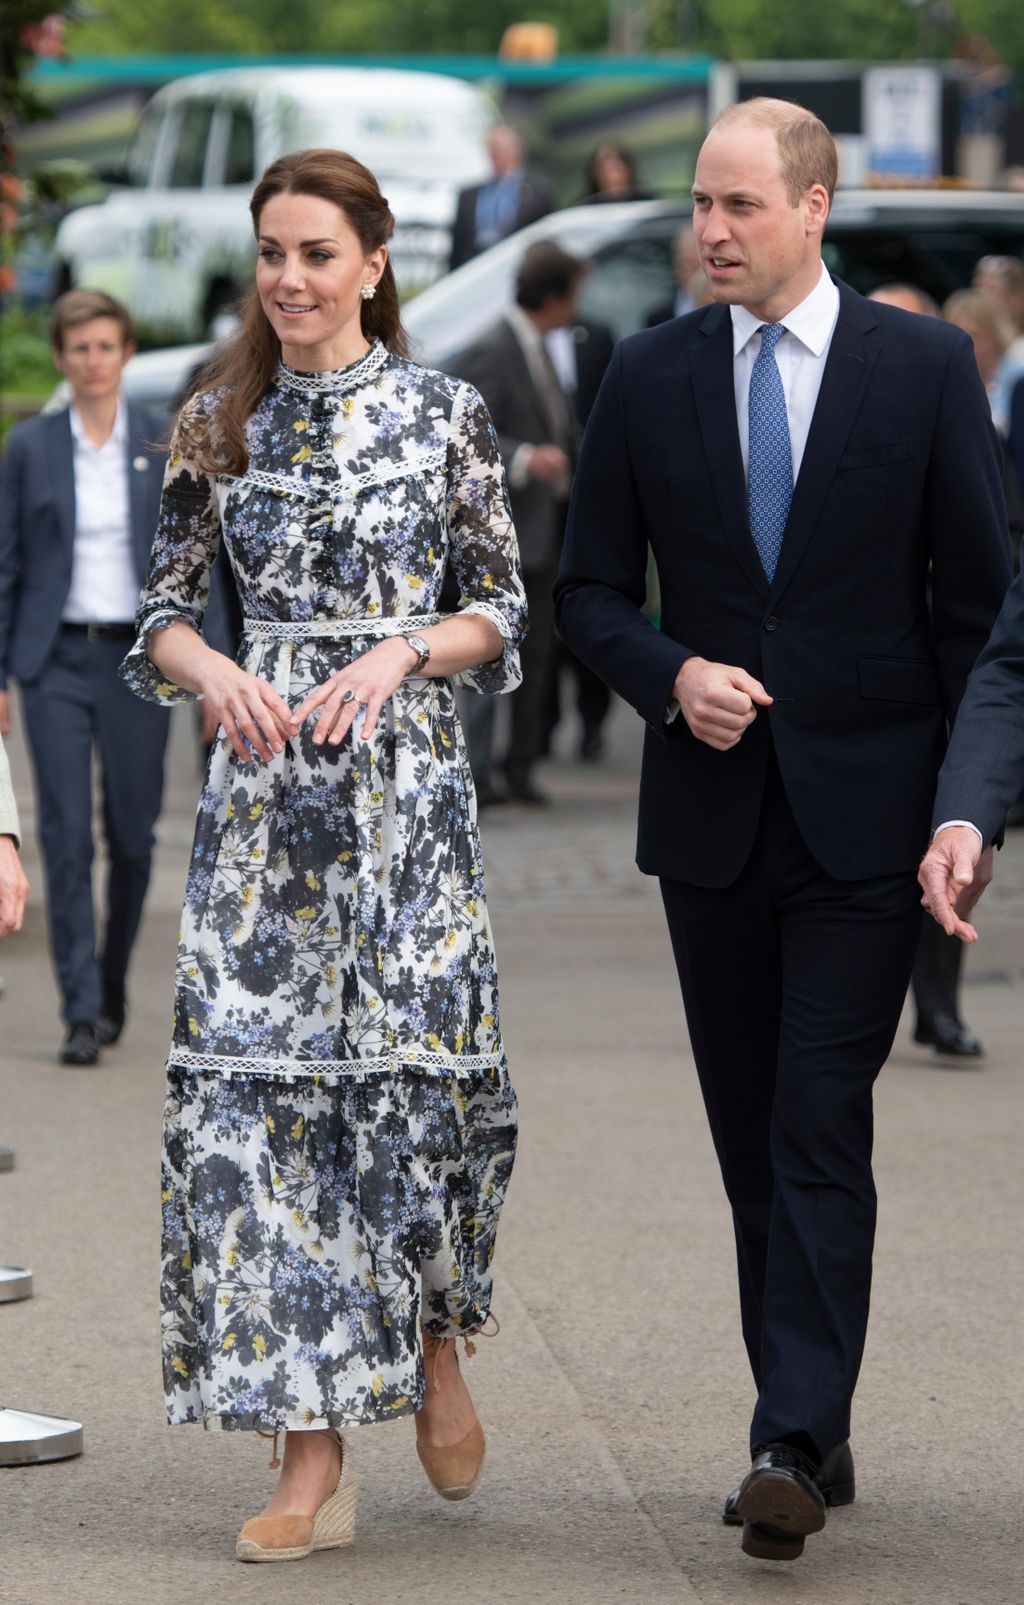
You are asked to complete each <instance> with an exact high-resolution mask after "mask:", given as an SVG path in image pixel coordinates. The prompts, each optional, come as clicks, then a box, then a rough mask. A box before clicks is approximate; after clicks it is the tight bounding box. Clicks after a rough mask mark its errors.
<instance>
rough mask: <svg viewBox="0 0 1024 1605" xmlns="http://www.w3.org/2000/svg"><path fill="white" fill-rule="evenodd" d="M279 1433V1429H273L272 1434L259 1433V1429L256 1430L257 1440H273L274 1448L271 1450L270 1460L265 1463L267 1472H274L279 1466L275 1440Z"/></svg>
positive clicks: (279, 1461)
mask: <svg viewBox="0 0 1024 1605" xmlns="http://www.w3.org/2000/svg"><path fill="white" fill-rule="evenodd" d="M280 1431H281V1429H280V1427H275V1428H274V1430H273V1432H261V1431H260V1429H259V1427H257V1428H256V1436H257V1438H273V1440H274V1447H273V1449H271V1451H270V1459H269V1460H268V1461H267V1470H268V1471H276V1470H277V1468H278V1466H279V1465H280V1464H281V1456H280V1455H279V1454H278V1452H277V1440H278V1437H279V1435H280Z"/></svg>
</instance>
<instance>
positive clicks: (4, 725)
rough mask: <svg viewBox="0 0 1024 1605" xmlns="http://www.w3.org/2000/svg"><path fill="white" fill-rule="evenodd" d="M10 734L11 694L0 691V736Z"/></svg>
mask: <svg viewBox="0 0 1024 1605" xmlns="http://www.w3.org/2000/svg"><path fill="white" fill-rule="evenodd" d="M10 733H11V693H10V692H9V691H0V736H9V735H10Z"/></svg>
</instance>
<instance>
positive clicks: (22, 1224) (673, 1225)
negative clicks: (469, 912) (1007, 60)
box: [0, 711, 1024, 1605]
mask: <svg viewBox="0 0 1024 1605" xmlns="http://www.w3.org/2000/svg"><path fill="white" fill-rule="evenodd" d="M188 734H189V733H188V726H187V722H186V721H182V722H180V723H179V726H178V728H177V733H176V739H175V748H174V780H173V784H172V786H171V789H170V793H169V798H168V809H167V812H166V815H165V820H164V824H163V827H162V833H161V849H160V860H159V870H158V874H157V877H156V884H155V887H154V891H153V896H152V899H151V904H150V910H149V915H148V919H147V924H146V928H145V932H144V936H143V939H142V942H141V944H140V948H139V951H138V958H137V963H136V970H135V974H134V978H133V988H132V1002H133V1013H132V1019H131V1024H130V1028H129V1030H128V1032H127V1034H126V1037H125V1039H124V1041H123V1043H122V1044H121V1045H120V1046H119V1047H118V1048H117V1049H116V1050H113V1051H111V1052H110V1053H108V1055H107V1056H106V1058H105V1061H104V1063H103V1065H102V1067H101V1068H100V1069H98V1070H95V1071H77V1072H76V1071H69V1070H62V1069H60V1068H59V1067H58V1066H57V1065H56V1064H55V1062H54V1050H55V1047H56V1043H57V1040H58V1035H59V1028H58V1026H57V1024H56V1019H55V998H54V991H53V986H52V982H51V980H50V976H49V971H48V967H47V964H46V959H45V953H44V941H43V931H42V919H41V904H40V894H39V887H40V876H39V870H38V866H37V864H36V862H35V857H34V851H33V849H32V847H31V845H29V847H28V849H27V859H28V864H29V869H30V873H31V875H32V878H33V883H34V895H33V901H32V907H31V911H30V917H29V922H28V929H27V932H26V933H25V935H24V937H23V938H22V939H20V940H18V941H11V942H8V943H6V944H5V945H4V947H3V949H2V951H0V973H3V974H4V975H5V976H6V979H7V994H6V997H5V998H4V1000H3V1002H2V1003H0V1034H2V1040H3V1061H4V1062H3V1084H2V1090H0V1137H2V1138H4V1139H6V1140H7V1141H9V1142H11V1143H13V1144H14V1145H15V1146H16V1148H17V1150H18V1168H17V1170H16V1171H14V1172H13V1173H12V1174H10V1175H6V1176H2V1177H0V1257H2V1258H4V1259H6V1260H8V1261H11V1262H14V1263H21V1264H24V1263H29V1264H31V1265H32V1267H33V1269H34V1272H35V1277H36V1286H37V1290H38V1291H37V1296H36V1297H35V1298H34V1299H33V1300H32V1301H30V1302H27V1303H24V1304H20V1305H11V1306H6V1307H3V1308H0V1357H2V1358H0V1391H2V1396H3V1398H4V1400H5V1402H7V1403H10V1404H20V1405H22V1406H23V1407H32V1408H39V1409H43V1410H52V1411H54V1412H58V1413H64V1414H67V1415H75V1416H77V1417H78V1418H79V1419H80V1420H82V1421H84V1423H85V1429H86V1446H87V1452H86V1454H85V1455H84V1456H83V1457H82V1458H81V1459H79V1460H75V1461H70V1462H66V1463H64V1464H61V1465H54V1466H44V1467H35V1468H31V1469H26V1470H16V1471H11V1470H8V1471H6V1472H0V1532H2V1542H0V1598H2V1599H3V1600H5V1601H9V1602H10V1605H58V1602H60V1605H178V1602H184V1601H186V1600H187V1601H190V1602H191V1601H194V1602H198V1605H207V1602H208V1601H209V1602H213V1601H215V1600H216V1601H220V1600H223V1599H234V1600H242V1601H246V1602H248V1601H252V1602H263V1601H267V1602H268V1605H269V1602H274V1605H277V1602H278V1601H279V1600H281V1599H287V1600H288V1601H289V1602H290V1605H321V1602H327V1601H329V1602H331V1605H399V1602H401V1605H405V1602H407V1601H410V1602H411V1601H414V1600H415V1601H416V1602H417V1605H451V1602H452V1601H456V1600H465V1599H473V1600H475V1601H482V1602H484V1605H505V1602H509V1605H512V1602H516V1605H520V1602H527V1601H550V1602H552V1605H554V1602H558V1605H605V1602H613V1601H614V1602H617V1605H619V1602H628V1605H661V1602H663V1601H664V1602H668V1601H672V1602H676V1605H696V1602H699V1605H747V1602H750V1605H763V1602H773V1605H774V1602H776V1601H778V1602H784V1605H804V1602H807V1605H811V1602H813V1605H823V1602H828V1605H1020V1602H1021V1599H1022V1597H1024V1584H1022V1581H1021V1577H1022V1569H1021V1560H1020V1522H1019V1516H1018V1504H1019V1491H1020V1488H1021V1485H1022V1476H1024V1433H1022V1431H1021V1397H1022V1391H1024V1389H1022V1384H1024V1368H1022V1364H1021V1313H1022V1294H1021V1284H1022V1279H1021V1270H1022V1264H1021V1246H1020V1244H1021V1236H1020V1222H1021V1218H1022V1213H1021V1206H1022V1202H1024V1200H1022V1191H1024V1187H1022V1180H1021V1177H1022V1166H1021V1160H1020V1151H1021V1146H1022V1136H1024V1131H1022V1126H1024V1122H1022V1110H1024V1087H1022V1085H1021V1070H1022V1059H1024V1052H1022V1044H1021V1020H1022V1018H1024V945H1022V942H1021V935H1022V932H1024V840H1021V839H1020V836H1019V835H1018V836H1017V837H1016V838H1014V839H1012V840H1011V842H1010V844H1009V846H1008V849H1007V851H1006V852H1005V853H1004V854H1003V859H1002V863H1001V865H1000V879H999V882H998V884H997V886H996V888H995V889H994V892H993V895H992V896H991V898H990V901H989V905H988V907H987V909H986V911H985V916H984V940H983V942H982V944H981V945H980V948H979V949H977V950H975V952H974V953H973V954H972V955H971V965H972V976H973V980H972V984H971V985H970V987H969V990H968V992H967V1013H968V1016H969V1019H970V1021H971V1023H972V1024H973V1025H975V1026H976V1027H977V1028H978V1029H979V1031H980V1032H981V1033H982V1035H983V1036H984V1039H985V1041H986V1043H987V1045H988V1048H989V1057H988V1059H987V1061H986V1063H985V1066H984V1068H982V1069H965V1070H962V1069H948V1068H939V1067H938V1066H937V1064H936V1063H935V1061H933V1060H932V1059H931V1058H930V1057H929V1056H928V1055H927V1054H925V1053H923V1052H922V1051H921V1050H918V1049H914V1048H912V1047H911V1046H910V1045H909V1042H908V1035H907V1031H906V1029H905V1028H904V1029H903V1031H902V1032H901V1036H900V1041H899V1045H898V1047H897V1049H896V1051H895V1052H894V1054H893V1057H892V1060H891V1062H890V1064H889V1066H888V1067H887V1069H886V1071H885V1073H884V1075H883V1078H882V1081H881V1083H880V1086H879V1094H878V1139H877V1173H878V1182H879V1191H880V1194H881V1200H882V1210H881V1224H880V1233H879V1245H878V1254H877V1261H876V1266H877V1269H876V1282H875V1304H874V1315H873V1320H872V1326H871V1333H870V1338H869V1343H868V1351H867V1356H866V1361H865V1367H864V1374H863V1380H862V1385H861V1388H860V1392H859V1395H858V1406H857V1413H856V1422H855V1447H856V1451H857V1456H858V1470H859V1486H860V1495H859V1498H858V1502H857V1504H856V1506H855V1507H854V1508H853V1509H852V1510H846V1511H840V1512H838V1513H837V1514H836V1515H835V1516H834V1517H833V1518H832V1520H831V1521H830V1522H829V1525H828V1528H827V1530H826V1532H825V1533H824V1534H823V1535H822V1536H821V1537H819V1538H817V1539H815V1540H813V1541H812V1542H811V1543H810V1544H809V1545H808V1548H807V1551H806V1554H805V1556H804V1558H803V1559H802V1560H801V1561H800V1562H798V1563H797V1564H796V1565H794V1566H791V1567H787V1568H783V1567H777V1566H776V1567H773V1566H769V1565H764V1564H760V1563H755V1562H752V1561H749V1560H747V1559H746V1558H745V1557H744V1556H742V1555H741V1554H740V1552H739V1545H738V1539H737V1536H736V1534H735V1532H733V1531H730V1530H726V1529H725V1528H723V1527H722V1526H721V1524H720V1522H719V1520H718V1516H719V1509H720V1502H721V1499H722V1496H723V1495H724V1493H725V1492H726V1490H727V1489H728V1488H729V1487H730V1486H731V1485H732V1483H733V1482H734V1481H735V1479H736V1476H737V1473H738V1472H739V1471H740V1469H741V1467H742V1465H743V1461H744V1458H745V1457H744V1443H745V1433H746V1418H747V1414H748V1411H749V1407H750V1403H751V1390H750V1384H749V1381H748V1375H747V1370H746V1362H745V1359H744V1356H743V1353H742V1350H741V1347H740V1342H739V1337H738V1330H737V1327H738V1323H737V1312H736V1301H735V1293H734V1288H733V1277H732V1270H731V1236H730V1231H729V1224H728V1220H727V1216H726V1211H725V1208H724V1204H723V1199H722V1194H721V1189H720V1185H719V1181H718V1177H717V1173H716V1170H715V1165H714V1160H713V1156H712V1153H711V1149H710V1144H709V1141H708V1138H707V1134H706V1131H705V1127H704V1119H703V1114H702V1110H701V1107H700V1103H699V1099H698V1097H697V1093H696V1089H695V1080H694V1075H693V1067H692V1064H691V1062H690V1057H689V1051H688V1047H687V1043H686V1040H685V1035H684V1033H683V1032H682V1030H681V1028H680V1008H679V1004H678V1000H677V996H676V992H675V982H674V977H673V975H672V973H671V969H670V963H669V959H668V956H667V952H666V947H667V944H666V940H665V937H664V933H663V930H662V925H661V914H660V907H659V904H658V900H657V896H656V893H655V891H654V888H653V887H652V886H651V885H650V883H648V882H646V881H645V880H643V879H642V877H640V876H639V875H638V874H637V873H636V872H635V871H634V870H633V869H632V867H631V830H632V815H633V806H634V799H633V790H634V788H633V784H632V780H631V774H632V769H633V766H634V761H635V749H636V730H635V721H633V719H632V716H631V715H629V714H628V713H626V712H624V711H620V714H619V715H618V717H617V721H616V728H615V742H614V752H613V754H612V757H611V759H610V761H609V762H608V763H607V764H606V765H604V766H602V767H601V768H600V769H599V770H596V771H590V770H587V771H584V770H582V769H581V768H579V767H577V766H574V765H573V764H571V763H567V762H565V761H563V762H560V763H556V764H553V765H552V766H551V768H550V771H549V779H550V784H551V787H552V790H553V791H554V792H555V793H556V803H555V805H554V806H553V807H552V808H551V809H550V810H548V811H546V812H545V813H543V814H541V813H536V814H530V813H524V812H522V811H513V810H511V809H509V810H507V811H505V812H504V813H496V814H491V815H488V816H487V817H486V823H485V843H486V850H487V856H488V860H489V875H490V886H491V902H492V913H493V919H494V924H495V929H496V932H497V937H498V943H499V956H500V959H501V963H502V976H503V1003H504V1014H505V1022H506V1029H507V1035H508V1043H509V1048H510V1053H511V1059H512V1065H513V1071H514V1075H515V1079H516V1082H517V1085H518V1088H519V1092H520V1096H521V1100H522V1104H523V1139H522V1148H521V1157H520V1161H519V1166H518V1169H517V1173H516V1177H515V1182H514V1185H513V1188H512V1193H511V1197H510V1200H509V1203H508V1206H507V1210H506V1214H505V1218H504V1222H503V1225H502V1234H501V1237H500V1239H499V1251H498V1261H497V1274H498V1296H497V1301H496V1302H497V1308H498V1311H499V1313H500V1315H501V1318H502V1322H503V1331H502V1335H501V1337H500V1339H499V1340H497V1341H496V1342H494V1343H490V1344H481V1345H480V1352H479V1354H478V1357H477V1359H476V1360H474V1361H473V1362H472V1381H473V1386H474V1390H475V1392H476V1395H477V1399H478V1403H479V1405H480V1409H481V1413H482V1415H483V1417H484V1419H485V1421H486V1424H487V1427H488V1431H489V1440H490V1459H489V1467H488V1472H487V1476H486V1479H485V1481H484V1483H483V1484H482V1486H481V1489H480V1492H479V1494H478V1496H477V1497H476V1498H475V1499H474V1500H473V1501H472V1502H470V1503H469V1504H466V1505H462V1506H447V1505H443V1504H442V1503H441V1502H440V1501H439V1500H438V1499H437V1498H436V1497H435V1496H434V1495H433V1494H432V1492H431V1490H430V1489H429V1487H428V1485H427V1483H426V1481H425V1479H424V1478H423V1476H422V1473H421V1471H420V1469H419V1465H418V1462H417V1461H416V1459H415V1455H414V1453H413V1431H412V1427H411V1424H410V1423H409V1422H401V1423H396V1424H395V1425H394V1426H392V1427H391V1428H390V1429H388V1430H382V1431H379V1432H365V1433H363V1434H361V1435H357V1445H356V1448H357V1453H358V1455H359V1458H360V1461H361V1464H362V1468H363V1476H364V1493H363V1499H362V1506H361V1513H360V1529H359V1536H358V1541H357V1544H356V1546H355V1548H354V1549H353V1550H352V1551H351V1552H349V1553H341V1554H325V1555H321V1556H317V1557H314V1558H313V1559H312V1560H310V1561H307V1562H305V1563H303V1564H302V1565H300V1566H293V1567H291V1568H290V1569H289V1570H288V1571H287V1572H286V1573H284V1574H282V1572H281V1570H280V1569H269V1568H259V1567H252V1568H244V1567H240V1566H238V1565H237V1564H236V1563H235V1562H234V1560H233V1558H232V1540H233V1537H234V1533H235V1532H236V1530H237V1528H238V1526H239V1525H240V1524H241V1522H242V1521H243V1520H244V1519H245V1517H246V1516H247V1515H249V1514H251V1513H252V1512H254V1511H255V1510H256V1509H258V1508H259V1506H260V1505H261V1504H262V1502H263V1500H264V1497H265V1495H266V1492H267V1490H268V1488H269V1486H270V1482H271V1476H272V1474H271V1473H270V1472H269V1471H268V1470H266V1460H267V1458H268V1456H267V1454H266V1447H267V1446H266V1445H264V1444H262V1443H259V1442H258V1441H256V1440H253V1439H249V1438H246V1439H244V1440H243V1439H236V1438H231V1437H217V1436H206V1435H204V1434H202V1433H201V1432H200V1431H199V1430H198V1429H186V1430H178V1431H175V1432H171V1431H169V1430H168V1429H167V1428H166V1427H165V1426H164V1424H163V1419H162V1401H161V1396H160V1387H159V1368H158V1360H157V1323H156V1313H155V1312H156V1247H157V1224H158V1223H157V1213H158V1212H157V1196H156V1188H157V1145H158V1128H159V1116H160V1103H161V1094H162V1087H161V1063H162V1057H163V1053H164V1050H165V1042H166V1032H167V1026H168V1019H169V1014H170V977H171V965H172V953H173V946H174V938H175V930H176V924H177V908H178V902H179V899H180V894H181V887H182V882H183V876H184V862H185V856H186V853H187V847H188V840H189V834H190V824H189V810H190V806H191V801H192V798H193V797H194V794H195V787H196V782H195V778H194V775H193V772H192V765H191V754H190V751H189V745H188ZM15 763H16V773H17V775H18V778H19V782H20V784H19V790H20V792H21V795H22V798H23V800H24V801H25V802H26V803H27V802H28V793H27V786H26V784H25V768H24V760H23V756H22V755H21V753H20V752H19V751H18V750H17V747H16V749H15Z"/></svg>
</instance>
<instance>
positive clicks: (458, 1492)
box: [416, 1421, 487, 1499]
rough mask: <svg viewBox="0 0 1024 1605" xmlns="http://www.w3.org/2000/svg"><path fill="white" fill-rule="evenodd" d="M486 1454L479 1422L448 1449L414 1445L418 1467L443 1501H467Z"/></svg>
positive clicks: (478, 1476) (478, 1478)
mask: <svg viewBox="0 0 1024 1605" xmlns="http://www.w3.org/2000/svg"><path fill="white" fill-rule="evenodd" d="M486 1452H487V1442H486V1440H485V1438H484V1429H483V1427H482V1426H481V1425H480V1423H479V1421H478V1422H477V1423H476V1425H475V1426H472V1427H470V1429H469V1431H468V1432H467V1433H466V1436H465V1437H464V1438H461V1439H460V1440H459V1442H458V1443H453V1444H452V1445H451V1446H450V1447H449V1448H447V1449H432V1448H429V1447H427V1446H426V1445H424V1444H422V1443H418V1444H417V1445H416V1453H417V1454H418V1455H419V1457H420V1464H421V1465H422V1467H423V1469H424V1471H425V1472H426V1474H427V1476H428V1477H429V1478H430V1481H431V1483H432V1485H433V1486H434V1488H436V1489H437V1492H438V1493H439V1494H440V1495H441V1498H442V1499H468V1498H469V1496H470V1494H471V1493H472V1492H473V1490H474V1489H475V1488H476V1485H477V1483H478V1482H479V1481H480V1474H481V1472H482V1471H483V1469H484V1456H485V1454H486Z"/></svg>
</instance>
